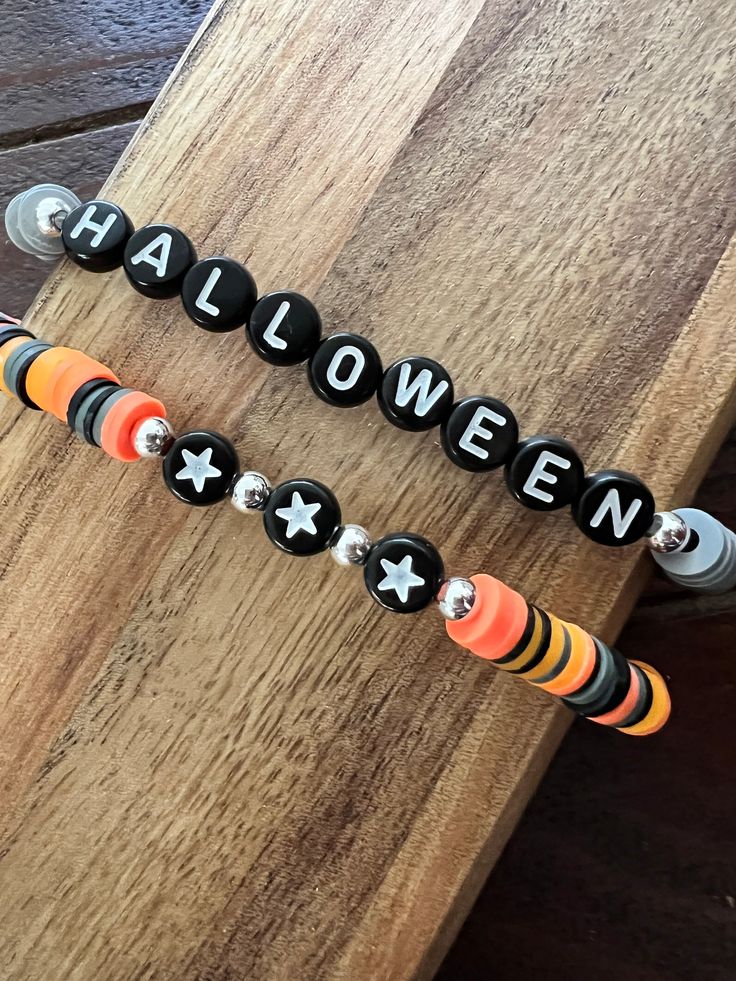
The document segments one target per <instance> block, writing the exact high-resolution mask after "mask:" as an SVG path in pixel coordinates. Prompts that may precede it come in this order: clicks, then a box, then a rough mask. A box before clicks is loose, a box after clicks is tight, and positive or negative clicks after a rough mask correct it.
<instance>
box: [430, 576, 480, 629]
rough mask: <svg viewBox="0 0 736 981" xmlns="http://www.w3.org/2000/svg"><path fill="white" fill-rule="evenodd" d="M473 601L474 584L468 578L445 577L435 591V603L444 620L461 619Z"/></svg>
mask: <svg viewBox="0 0 736 981" xmlns="http://www.w3.org/2000/svg"><path fill="white" fill-rule="evenodd" d="M473 603H475V586H474V585H473V583H472V582H471V581H470V580H469V579H461V578H460V577H456V578H454V579H445V581H444V582H443V583H442V585H441V586H440V588H439V592H438V593H437V605H438V606H439V609H440V613H441V614H442V616H443V617H444V618H445V619H446V620H462V618H463V617H466V616H467V615H468V613H470V611H471V610H472V608H473Z"/></svg>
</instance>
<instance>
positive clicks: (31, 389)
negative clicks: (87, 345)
mask: <svg viewBox="0 0 736 981" xmlns="http://www.w3.org/2000/svg"><path fill="white" fill-rule="evenodd" d="M79 357H84V355H82V352H81V351H75V350H74V349H73V348H70V347H52V348H50V349H49V350H48V351H44V352H43V353H42V354H39V356H38V357H37V358H36V360H35V361H34V362H33V364H32V365H31V367H30V368H29V369H28V374H27V375H26V392H27V393H28V397H29V398H30V399H31V400H32V401H33V402H35V403H36V405H37V406H38V407H39V409H43V410H44V412H53V399H54V387H55V386H56V382H57V381H58V379H59V377H60V376H61V375H63V373H64V372H65V371H66V369H67V368H68V367H69V365H70V364H72V363H73V362H75V361H76V360H77V359H78V358H79Z"/></svg>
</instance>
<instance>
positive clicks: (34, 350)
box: [3, 340, 51, 410]
mask: <svg viewBox="0 0 736 981" xmlns="http://www.w3.org/2000/svg"><path fill="white" fill-rule="evenodd" d="M50 348H51V344H46V342H45V341H37V340H29V341H26V342H25V343H23V344H19V345H18V347H17V348H16V349H15V350H14V351H12V352H11V354H10V356H9V358H8V360H7V361H6V362H5V368H4V370H3V381H4V382H5V385H6V387H7V388H8V390H9V391H11V392H12V393H13V394H14V395H15V396H16V397H17V398H18V399H19V400H20V401H21V402H22V403H23V405H25V406H26V408H28V409H35V410H38V408H39V407H38V406H37V405H36V403H35V402H34V401H32V399H30V398H29V396H28V392H27V391H26V376H27V375H28V370H29V368H30V367H31V365H32V364H33V362H34V361H35V360H36V358H37V357H38V356H39V355H41V354H43V352H44V351H48V350H50Z"/></svg>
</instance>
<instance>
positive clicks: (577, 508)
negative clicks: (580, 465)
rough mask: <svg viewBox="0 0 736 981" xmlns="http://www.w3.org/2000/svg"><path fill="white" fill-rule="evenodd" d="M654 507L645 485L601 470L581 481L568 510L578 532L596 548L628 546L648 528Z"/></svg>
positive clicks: (626, 475) (631, 477)
mask: <svg viewBox="0 0 736 981" xmlns="http://www.w3.org/2000/svg"><path fill="white" fill-rule="evenodd" d="M655 511H656V505H655V503H654V497H653V496H652V492H651V491H650V490H649V488H648V487H647V485H646V484H645V483H643V482H642V481H641V480H639V478H638V477H635V476H634V474H632V473H626V472H625V471H623V470H601V471H600V473H593V474H590V476H589V477H586V478H585V480H584V481H583V487H582V492H581V494H580V496H579V497H578V498H577V500H576V501H575V502H574V503H573V506H572V515H573V518H574V519H575V523H576V524H577V526H578V528H580V530H581V531H582V532H583V534H585V535H587V536H588V538H592V539H593V541H594V542H598V544H599V545H612V546H615V545H631V544H632V542H636V541H638V540H639V539H640V538H643V537H644V535H646V533H647V531H648V530H649V529H650V528H651V526H652V521H653V520H654V513H655Z"/></svg>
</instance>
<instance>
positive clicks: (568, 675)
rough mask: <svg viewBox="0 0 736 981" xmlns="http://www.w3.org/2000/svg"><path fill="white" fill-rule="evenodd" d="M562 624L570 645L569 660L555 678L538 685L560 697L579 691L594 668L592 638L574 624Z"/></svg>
mask: <svg viewBox="0 0 736 981" xmlns="http://www.w3.org/2000/svg"><path fill="white" fill-rule="evenodd" d="M563 623H564V624H565V627H566V628H567V632H568V634H569V635H570V642H571V644H572V651H571V652H570V660H569V661H568V662H567V664H566V665H565V667H564V668H563V670H562V671H561V672H560V673H559V674H558V676H557V677H556V678H554V679H553V680H552V681H547V682H543V683H542V684H541V685H539V687H540V688H543V689H544V691H548V692H550V694H552V695H560V696H562V695H571V694H572V693H573V692H576V691H579V690H580V689H581V688H582V687H583V685H584V684H585V682H586V681H587V680H588V678H590V676H591V674H592V673H593V668H594V667H595V644H594V643H593V638H592V637H591V636H590V634H587V633H586V632H585V631H584V630H583V628H582V627H579V626H578V625H577V624H576V623H566V622H565V621H563Z"/></svg>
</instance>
